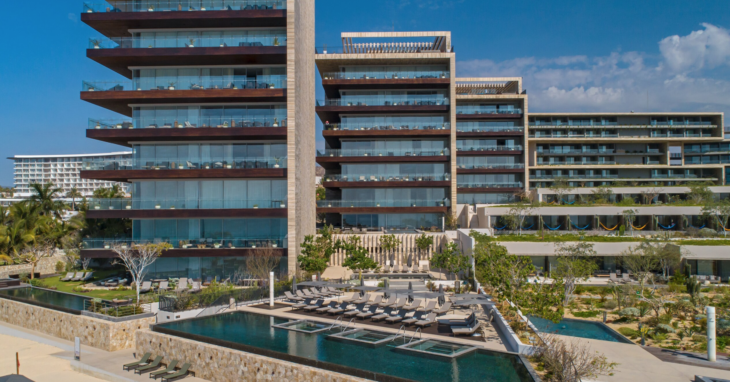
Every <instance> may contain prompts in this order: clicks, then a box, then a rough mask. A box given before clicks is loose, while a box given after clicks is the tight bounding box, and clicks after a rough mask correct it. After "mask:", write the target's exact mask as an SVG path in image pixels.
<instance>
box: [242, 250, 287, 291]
mask: <svg viewBox="0 0 730 382" xmlns="http://www.w3.org/2000/svg"><path fill="white" fill-rule="evenodd" d="M279 263H281V256H279V255H277V254H276V252H275V251H274V248H272V247H263V248H261V249H258V250H256V251H254V252H253V254H251V255H248V256H246V270H247V271H248V273H249V274H251V275H252V276H253V277H255V278H256V279H257V280H260V281H261V285H262V286H266V285H268V282H269V274H270V273H271V272H272V271H273V270H274V269H276V268H277V267H278V266H279Z"/></svg>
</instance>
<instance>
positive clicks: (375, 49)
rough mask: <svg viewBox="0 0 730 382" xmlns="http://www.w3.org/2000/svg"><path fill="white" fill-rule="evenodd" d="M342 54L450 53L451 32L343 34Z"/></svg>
mask: <svg viewBox="0 0 730 382" xmlns="http://www.w3.org/2000/svg"><path fill="white" fill-rule="evenodd" d="M341 37H342V47H343V49H342V53H344V54H348V53H353V54H378V53H450V52H451V32H343V33H342V34H341ZM423 37H433V38H434V41H433V42H408V41H398V42H396V41H393V42H362V43H358V42H353V39H358V38H371V39H373V38H392V39H396V38H398V39H405V38H423Z"/></svg>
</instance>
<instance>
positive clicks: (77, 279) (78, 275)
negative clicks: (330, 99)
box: [71, 272, 84, 281]
mask: <svg viewBox="0 0 730 382" xmlns="http://www.w3.org/2000/svg"><path fill="white" fill-rule="evenodd" d="M83 278H84V272H76V276H75V277H74V278H72V279H71V281H81V279H83Z"/></svg>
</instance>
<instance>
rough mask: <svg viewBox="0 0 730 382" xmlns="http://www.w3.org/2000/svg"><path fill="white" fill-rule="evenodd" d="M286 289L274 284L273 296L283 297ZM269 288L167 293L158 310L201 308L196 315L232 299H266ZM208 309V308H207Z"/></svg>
mask: <svg viewBox="0 0 730 382" xmlns="http://www.w3.org/2000/svg"><path fill="white" fill-rule="evenodd" d="M285 290H286V289H285V288H284V287H282V286H281V285H280V284H275V285H274V296H275V297H274V298H275V299H277V300H279V299H281V298H282V297H283V295H284V291H285ZM268 298H269V288H268V286H263V287H250V288H243V289H234V290H224V291H217V292H206V290H205V289H203V291H202V292H200V293H189V292H181V293H167V294H166V295H165V296H160V310H163V311H165V312H170V313H177V312H184V311H189V310H195V309H203V311H202V312H201V313H199V314H198V317H201V316H202V315H204V313H203V312H205V311H206V310H208V311H209V312H210V311H211V310H212V311H215V312H217V311H219V310H220V308H221V307H223V306H228V304H229V301H230V300H231V299H234V300H235V301H236V305H242V304H251V303H257V302H262V301H265V300H268ZM209 309H210V310H209Z"/></svg>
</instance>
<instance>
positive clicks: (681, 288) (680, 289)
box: [667, 281, 687, 293]
mask: <svg viewBox="0 0 730 382" xmlns="http://www.w3.org/2000/svg"><path fill="white" fill-rule="evenodd" d="M670 282H671V281H670ZM667 289H668V290H669V292H672V293H687V286H686V285H677V284H669V287H668V288H667Z"/></svg>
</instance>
